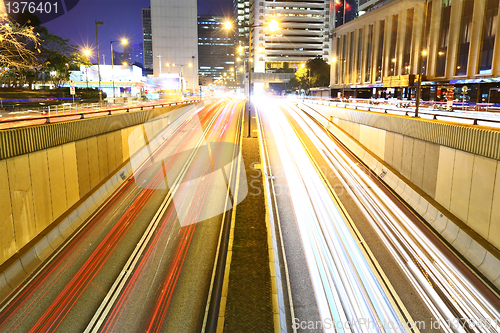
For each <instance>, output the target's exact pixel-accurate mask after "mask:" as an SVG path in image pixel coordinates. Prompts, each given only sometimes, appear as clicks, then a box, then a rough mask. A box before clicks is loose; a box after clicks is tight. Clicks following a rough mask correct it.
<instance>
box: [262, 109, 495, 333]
mask: <svg viewBox="0 0 500 333" xmlns="http://www.w3.org/2000/svg"><path fill="white" fill-rule="evenodd" d="M257 108H258V110H259V114H260V116H261V118H262V124H263V125H262V128H263V132H264V134H263V136H264V138H265V142H266V145H267V150H268V151H269V156H270V157H269V159H270V161H269V162H270V165H271V167H270V170H269V171H268V172H269V175H272V176H274V177H275V180H274V181H273V182H274V186H275V192H276V201H277V207H278V211H279V213H280V221H281V228H282V234H283V241H284V248H285V255H286V257H290V258H293V259H291V260H289V261H288V268H289V277H290V278H289V279H290V288H291V298H292V302H291V303H292V304H293V305H294V308H293V309H292V310H293V311H294V314H295V321H294V328H296V329H298V331H301V330H303V331H308V332H309V331H311V329H312V330H317V331H325V332H333V331H335V329H337V330H339V331H359V332H384V331H398V332H418V331H421V332H430V331H444V332H476V331H477V332H498V331H499V330H500V326H499V323H500V322H499V320H500V312H499V309H500V301H499V299H498V295H496V294H495V293H494V291H492V290H489V289H488V288H486V287H485V285H484V284H483V283H482V282H481V281H480V280H479V279H478V278H477V277H476V276H475V275H474V274H472V273H471V272H470V271H469V270H468V268H467V267H465V266H464V264H463V263H462V262H461V261H460V260H458V259H457V258H456V257H455V256H454V255H453V254H452V253H451V252H450V251H449V250H448V249H447V248H446V247H445V246H443V244H442V243H441V242H440V241H439V240H438V239H437V238H436V237H435V236H434V235H433V234H432V233H431V232H429V230H427V229H426V228H425V227H424V226H423V224H422V223H421V222H420V221H418V218H417V217H416V216H414V215H413V214H412V213H411V212H410V211H409V210H408V209H406V208H405V207H404V206H403V205H401V203H400V202H398V199H397V198H396V197H395V196H394V195H392V194H391V193H390V192H389V191H388V190H387V189H386V188H385V187H384V186H383V184H382V183H381V182H380V181H379V180H378V179H377V177H375V176H373V175H372V174H370V172H369V171H367V169H366V168H365V167H364V166H363V165H362V164H361V163H360V162H359V161H357V160H356V159H355V158H354V157H353V156H352V155H351V154H350V153H349V152H348V151H346V150H345V149H344V148H342V146H341V145H340V144H339V143H338V142H336V140H335V139H334V138H332V137H331V136H330V135H328V134H327V132H326V131H325V124H327V125H326V127H327V126H333V125H331V124H329V125H328V122H327V121H324V120H325V119H321V115H320V114H318V113H317V112H315V111H314V110H313V109H311V108H310V107H309V106H307V105H303V104H299V105H296V104H295V103H283V102H279V103H278V102H276V101H273V100H269V99H267V100H263V101H262V102H261V103H260V104H259V105H258V107H257ZM304 111H307V113H306V112H304ZM309 115H313V116H315V117H317V118H318V119H320V120H321V122H317V121H315V120H314V119H313V118H312V117H310V116H309ZM341 198H342V199H341ZM346 207H347V208H346ZM290 210H292V211H293V214H290ZM298 240H299V241H300V243H299V244H297V241H298ZM287 252H289V253H290V255H288V254H287ZM304 264H305V265H307V270H305V269H304ZM309 281H310V284H309ZM314 303H316V305H317V309H318V310H317V312H316V311H314V310H311V306H312V305H314ZM318 324H319V325H318Z"/></svg>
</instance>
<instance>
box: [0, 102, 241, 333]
mask: <svg viewBox="0 0 500 333" xmlns="http://www.w3.org/2000/svg"><path fill="white" fill-rule="evenodd" d="M242 105H243V104H242V103H241V102H240V101H238V100H234V101H231V100H220V101H206V102H204V103H201V104H196V106H193V107H192V108H191V109H190V111H189V112H187V113H186V114H184V115H183V116H181V117H180V118H179V119H178V120H176V121H175V122H174V123H172V124H171V125H170V126H169V127H167V128H166V129H160V130H157V129H155V128H153V126H149V127H148V124H145V125H144V126H143V127H142V131H143V133H142V134H143V135H142V136H141V139H143V140H144V141H145V143H147V145H146V146H144V148H143V149H142V150H141V151H139V152H138V153H137V154H136V155H135V156H133V157H132V159H131V163H132V164H133V168H134V174H133V176H131V177H130V178H129V179H127V180H126V181H125V182H124V183H123V184H122V185H121V186H120V188H118V189H117V191H115V193H114V194H113V195H112V196H111V197H110V198H109V199H108V200H106V201H105V202H104V203H103V204H102V205H101V206H100V207H99V209H98V210H97V211H96V212H95V213H94V214H93V215H92V216H91V218H89V219H88V220H87V221H85V223H84V225H82V227H81V228H80V229H79V230H77V231H76V232H75V233H74V234H73V235H72V237H71V238H70V239H69V240H68V241H67V242H66V243H65V244H63V246H62V247H60V248H59V249H58V250H57V251H56V253H54V255H52V256H51V257H50V258H49V259H48V260H47V261H46V262H44V264H43V265H42V267H40V268H39V269H38V270H37V271H36V272H35V273H34V274H33V275H31V276H30V278H29V279H28V280H27V281H26V282H25V283H24V284H23V285H22V286H21V287H20V288H18V289H17V290H16V291H15V292H14V293H13V294H12V295H11V296H10V297H9V298H8V299H7V300H6V301H5V302H3V303H2V304H1V305H0V331H1V332H49V331H50V332H51V331H59V332H98V331H102V332H104V331H106V332H107V331H114V332H139V331H148V332H194V331H201V329H202V326H203V321H204V318H205V313H206V309H207V299H209V290H210V289H211V288H210V287H211V284H212V282H213V279H214V271H215V270H214V264H215V262H216V255H217V253H218V251H217V249H218V246H219V242H220V238H221V229H222V222H223V221H224V220H225V219H224V216H225V214H226V212H227V211H228V210H229V209H230V208H231V205H232V202H231V200H232V198H231V191H230V190H228V188H229V189H231V188H232V187H231V186H233V185H232V184H234V181H233V180H232V179H233V178H234V175H233V170H234V169H235V167H236V165H237V163H235V162H234V161H237V160H238V159H237V158H236V157H237V156H238V155H237V154H238V149H237V146H236V145H235V144H234V143H235V142H237V141H236V140H238V137H239V135H238V133H239V130H238V129H239V126H240V122H241V114H242V113H241V108H242ZM221 182H224V183H223V184H222V186H221Z"/></svg>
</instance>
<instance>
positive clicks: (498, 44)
mask: <svg viewBox="0 0 500 333" xmlns="http://www.w3.org/2000/svg"><path fill="white" fill-rule="evenodd" d="M498 15H499V17H500V8H498ZM497 20H498V18H497ZM491 73H492V74H493V75H494V76H499V75H500V24H498V23H497V32H496V35H495V47H494V48H493V67H492V68H491Z"/></svg>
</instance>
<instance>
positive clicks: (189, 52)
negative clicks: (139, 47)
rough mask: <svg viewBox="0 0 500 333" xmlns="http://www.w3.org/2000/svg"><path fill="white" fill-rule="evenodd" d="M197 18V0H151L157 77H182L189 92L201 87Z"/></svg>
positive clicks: (154, 62)
mask: <svg viewBox="0 0 500 333" xmlns="http://www.w3.org/2000/svg"><path fill="white" fill-rule="evenodd" d="M197 16H198V15H197V3H196V0H183V1H179V0H151V28H152V29H151V31H152V40H153V73H154V76H164V75H167V74H179V75H181V76H182V77H183V78H184V80H185V82H186V84H187V86H184V87H183V88H184V89H185V88H187V89H189V90H190V89H193V84H194V88H195V89H196V88H197V87H198V79H197V77H198V32H197ZM174 65H175V66H174Z"/></svg>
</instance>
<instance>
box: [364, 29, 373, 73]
mask: <svg viewBox="0 0 500 333" xmlns="http://www.w3.org/2000/svg"><path fill="white" fill-rule="evenodd" d="M366 42H367V45H366V67H365V82H370V81H371V74H372V47H373V24H370V25H369V27H368V40H367V41H366Z"/></svg>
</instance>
